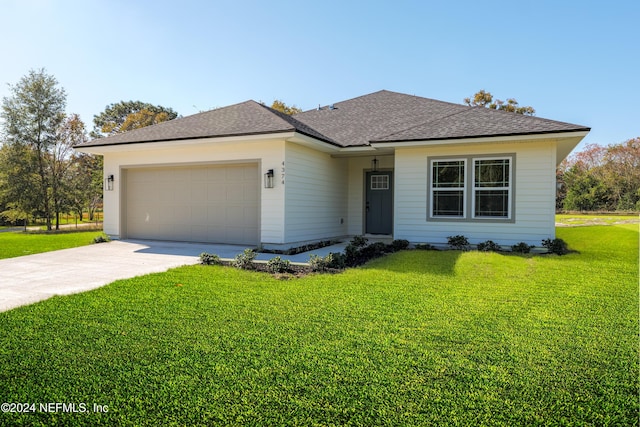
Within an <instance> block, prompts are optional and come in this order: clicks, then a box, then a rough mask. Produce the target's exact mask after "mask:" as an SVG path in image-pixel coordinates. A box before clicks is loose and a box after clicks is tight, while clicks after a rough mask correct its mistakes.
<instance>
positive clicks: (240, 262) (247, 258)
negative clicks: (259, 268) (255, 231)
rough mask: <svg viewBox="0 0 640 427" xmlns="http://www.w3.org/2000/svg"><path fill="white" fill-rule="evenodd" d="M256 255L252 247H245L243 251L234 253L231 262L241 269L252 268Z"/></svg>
mask: <svg viewBox="0 0 640 427" xmlns="http://www.w3.org/2000/svg"><path fill="white" fill-rule="evenodd" d="M256 255H257V254H256V252H255V251H254V250H253V249H245V250H244V252H242V253H241V254H238V255H236V257H235V258H234V259H233V261H232V262H231V264H232V265H233V266H234V267H235V268H239V269H241V270H253V268H254V265H253V260H254V259H256Z"/></svg>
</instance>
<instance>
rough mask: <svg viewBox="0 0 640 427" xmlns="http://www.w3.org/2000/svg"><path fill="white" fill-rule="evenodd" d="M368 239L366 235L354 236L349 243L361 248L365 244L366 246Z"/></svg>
mask: <svg viewBox="0 0 640 427" xmlns="http://www.w3.org/2000/svg"><path fill="white" fill-rule="evenodd" d="M368 241H369V239H367V238H366V237H364V236H354V237H353V239H351V241H350V242H349V244H350V245H353V246H355V247H356V248H361V247H363V246H366V245H367V242H368Z"/></svg>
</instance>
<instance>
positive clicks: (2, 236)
mask: <svg viewBox="0 0 640 427" xmlns="http://www.w3.org/2000/svg"><path fill="white" fill-rule="evenodd" d="M100 235H102V232H97V231H82V232H61V233H24V232H19V231H18V232H4V233H0V259H4V258H13V257H18V256H23V255H32V254H38V253H42V252H49V251H57V250H59V249H68V248H75V247H78V246H85V245H89V244H91V243H92V242H93V239H94V238H95V237H97V236H100ZM70 261H71V260H70Z"/></svg>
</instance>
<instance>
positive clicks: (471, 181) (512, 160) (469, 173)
mask: <svg viewBox="0 0 640 427" xmlns="http://www.w3.org/2000/svg"><path fill="white" fill-rule="evenodd" d="M502 159H509V187H508V188H506V189H507V190H508V197H509V200H508V214H509V215H508V217H496V216H475V215H474V213H475V191H474V190H475V161H476V160H502ZM447 161H449V162H451V161H463V162H464V168H465V181H464V187H463V188H464V190H463V191H464V193H463V194H464V195H463V197H464V201H463V204H464V211H463V216H441V215H433V208H434V194H433V193H434V191H433V165H434V163H436V162H447ZM469 165H471V166H470V167H469ZM427 167H428V171H427V191H428V198H427V206H426V208H427V216H426V220H427V221H434V222H452V221H453V222H476V223H515V221H516V211H515V206H516V205H515V192H516V182H515V179H516V174H515V170H516V154H515V153H496V154H488V155H482V154H471V155H464V154H462V155H460V156H434V157H431V156H429V157H427ZM470 186H471V189H470V190H469V191H468V189H469V187H470ZM485 189H486V187H485ZM492 189H495V187H492Z"/></svg>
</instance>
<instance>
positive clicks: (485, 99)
mask: <svg viewBox="0 0 640 427" xmlns="http://www.w3.org/2000/svg"><path fill="white" fill-rule="evenodd" d="M464 103H465V104H467V105H468V106H470V107H488V108H491V109H493V110H503V111H509V112H511V113H517V114H524V115H525V116H533V115H534V114H535V113H536V110H534V109H533V107H529V106H526V107H521V106H520V105H519V104H518V101H516V100H515V99H514V98H508V99H507V101H506V102H505V101H501V100H499V99H496V100H495V101H494V100H493V95H491V93H490V92H487V91H485V90H484V89H481V90H480V91H478V92H476V93H475V94H474V95H473V98H465V99H464Z"/></svg>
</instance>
